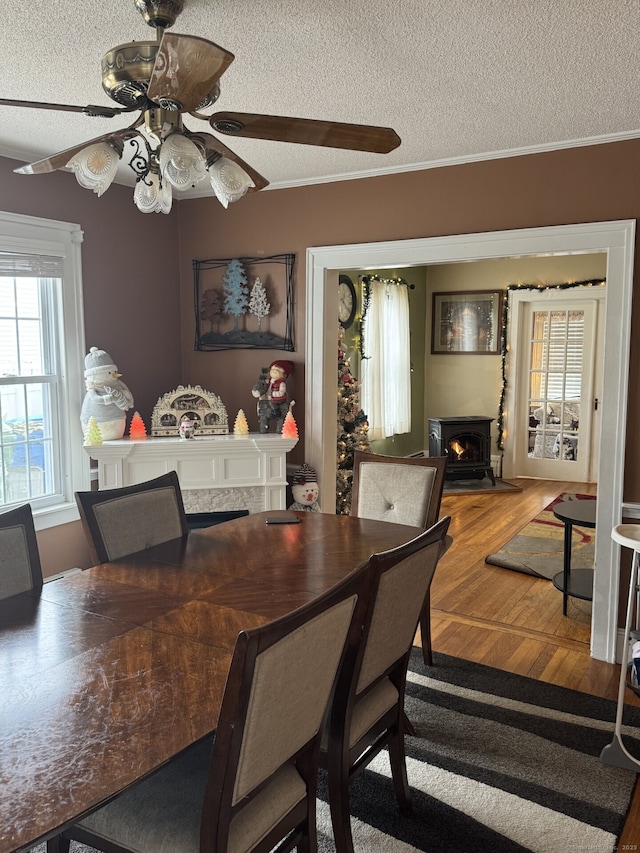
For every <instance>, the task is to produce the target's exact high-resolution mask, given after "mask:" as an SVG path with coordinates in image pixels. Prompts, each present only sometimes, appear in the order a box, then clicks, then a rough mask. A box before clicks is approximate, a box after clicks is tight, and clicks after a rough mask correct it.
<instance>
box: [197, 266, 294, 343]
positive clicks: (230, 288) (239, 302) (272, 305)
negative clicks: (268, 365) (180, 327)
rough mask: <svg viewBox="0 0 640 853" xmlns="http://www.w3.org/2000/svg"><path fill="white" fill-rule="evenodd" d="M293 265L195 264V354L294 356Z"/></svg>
mask: <svg viewBox="0 0 640 853" xmlns="http://www.w3.org/2000/svg"><path fill="white" fill-rule="evenodd" d="M294 260H295V255H292V254H288V255H272V256H271V257H268V258H219V259H216V260H206V261H194V262H193V276H194V310H195V320H196V338H195V349H196V350H225V349H283V350H289V351H290V352H291V351H293V264H294Z"/></svg>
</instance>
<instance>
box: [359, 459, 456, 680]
mask: <svg viewBox="0 0 640 853" xmlns="http://www.w3.org/2000/svg"><path fill="white" fill-rule="evenodd" d="M447 462H448V457H447V456H428V457H415V458H414V457H410V458H407V457H403V456H383V455H381V454H377V453H368V452H366V451H363V450H357V451H356V452H355V453H354V457H353V484H352V491H351V494H352V498H351V515H355V516H357V517H358V518H373V519H376V520H378V521H391V522H395V523H396V524H408V525H411V526H412V527H420V528H422V529H423V530H426V529H428V528H429V527H432V526H433V525H434V524H435V523H436V521H437V520H438V518H439V517H440V504H441V501H442V490H443V488H444V475H445V470H446V467H447ZM449 544H451V539H450V538H449V539H448V541H447V547H448V545H449ZM420 637H421V640H422V658H423V660H424V662H425V664H426V665H427V666H431V665H432V664H433V651H432V648H431V595H430V593H427V598H426V600H425V605H424V609H423V611H422V613H421V615H420Z"/></svg>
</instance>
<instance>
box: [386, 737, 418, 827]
mask: <svg viewBox="0 0 640 853" xmlns="http://www.w3.org/2000/svg"><path fill="white" fill-rule="evenodd" d="M389 762H390V764H391V778H392V779H393V787H394V790H395V792H396V799H397V800H398V806H399V807H400V811H401V812H402V814H405V815H410V814H412V812H413V808H412V806H411V792H410V790H409V780H408V779H407V760H406V756H405V752H404V734H403V731H402V725H400V731H398V730H396V732H395V733H394V734H393V735H392V737H391V740H390V741H389Z"/></svg>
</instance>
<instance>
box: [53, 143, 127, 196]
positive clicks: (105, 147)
mask: <svg viewBox="0 0 640 853" xmlns="http://www.w3.org/2000/svg"><path fill="white" fill-rule="evenodd" d="M119 160H120V156H119V154H118V152H117V151H116V150H115V148H113V147H112V146H111V145H109V143H108V142H97V143H95V144H94V145H88V146H87V147H86V148H83V149H82V151H79V152H78V153H77V154H76V155H75V156H74V157H72V158H71V160H69V162H68V163H67V164H66V165H67V166H68V167H69V168H70V169H73V172H74V174H75V176H76V180H77V181H78V183H79V184H80V186H81V187H84V188H85V189H87V190H93V192H94V193H95V194H96V195H97V196H98V197H100V196H101V195H102V194H103V193H104V192H105V191H106V190H108V189H109V187H110V186H111V183H112V181H113V179H114V178H115V176H116V172H117V171H118V162H119Z"/></svg>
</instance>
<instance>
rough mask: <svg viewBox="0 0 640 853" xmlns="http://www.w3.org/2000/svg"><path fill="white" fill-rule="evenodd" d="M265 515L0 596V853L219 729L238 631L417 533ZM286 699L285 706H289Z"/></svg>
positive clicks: (66, 821)
mask: <svg viewBox="0 0 640 853" xmlns="http://www.w3.org/2000/svg"><path fill="white" fill-rule="evenodd" d="M286 514H289V515H290V514H291V513H284V512H282V511H281V512H278V511H276V512H274V511H268V512H263V513H257V514H254V515H249V516H246V517H244V518H238V519H236V520H234V521H230V522H226V523H225V524H220V525H217V526H215V527H210V528H206V529H203V530H197V531H191V532H190V533H189V534H188V535H187V536H184V537H182V538H180V539H173V540H170V541H169V542H166V543H164V544H162V545H158V546H155V547H153V548H149V549H147V550H145V551H141V552H138V553H136V554H133V555H131V556H129V557H126V558H123V559H120V560H116V561H114V562H112V563H104V564H102V565H98V566H94V567H92V568H90V569H87V570H85V571H82V572H77V573H74V574H70V575H67V576H65V577H63V578H61V579H58V580H55V581H53V582H51V583H45V584H44V586H43V588H42V591H41V592H40V593H39V594H38V593H36V592H32V593H24V594H20V595H17V596H13V597H12V598H11V599H6V600H4V601H2V602H0V853H19V852H20V851H24V850H28V849H29V848H30V847H31V846H33V845H34V844H36V843H39V842H41V841H43V840H45V839H47V838H49V837H51V836H53V835H55V834H56V833H57V832H59V831H60V830H61V829H63V828H64V827H65V826H69V825H71V824H72V823H74V822H75V821H77V820H78V819H79V818H80V817H81V816H83V815H84V814H87V813H88V812H90V811H92V810H94V809H95V808H97V807H98V806H100V805H101V804H103V803H105V802H107V801H108V800H109V799H110V798H112V797H114V796H116V795H117V794H119V793H120V792H121V791H123V790H124V789H126V788H127V787H129V786H130V785H132V784H134V783H135V782H136V781H138V780H140V779H141V778H143V777H145V776H146V775H148V774H149V773H152V772H153V771H154V770H156V769H157V768H158V767H160V766H161V765H162V764H164V763H165V762H167V761H169V760H170V759H171V758H173V757H174V756H176V755H177V754H178V753H180V752H181V751H182V750H184V749H186V748H187V747H188V746H190V745H191V744H193V743H195V742H196V741H198V740H199V739H201V738H203V737H204V736H206V735H208V734H210V733H211V732H212V731H214V730H215V728H216V725H217V720H218V713H219V709H220V703H221V700H222V695H223V692H224V687H225V682H226V677H227V672H228V668H229V663H230V660H231V655H232V652H233V647H234V644H235V640H236V637H237V635H238V632H240V631H242V630H243V629H247V628H252V627H254V626H257V625H261V624H263V623H265V622H267V621H271V620H273V619H275V618H277V617H279V616H282V615H284V614H286V613H288V612H290V611H291V610H293V609H295V608H296V607H298V606H300V605H302V604H304V603H305V602H307V601H309V600H311V599H313V598H314V597H315V596H317V595H319V594H321V593H322V592H323V591H325V590H326V589H328V588H330V587H331V586H332V585H333V584H335V583H336V582H337V581H339V580H340V579H341V578H342V577H344V576H345V575H346V574H348V573H349V572H350V571H352V570H353V569H354V568H355V567H356V566H358V565H360V564H361V563H362V561H364V560H366V559H367V558H368V557H369V556H370V554H372V553H374V552H376V551H383V550H386V549H389V548H393V547H395V546H397V545H399V544H401V543H402V542H406V541H407V540H409V539H411V538H413V537H414V536H415V534H416V530H415V528H412V527H407V526H404V525H398V524H389V523H385V522H379V521H371V520H366V519H357V518H351V517H348V516H336V515H329V514H325V513H311V512H300V513H294V515H296V516H297V517H298V518H299V519H300V521H299V523H297V524H266V519H267V518H271V517H273V516H279V515H286ZM283 701H286V697H283Z"/></svg>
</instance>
